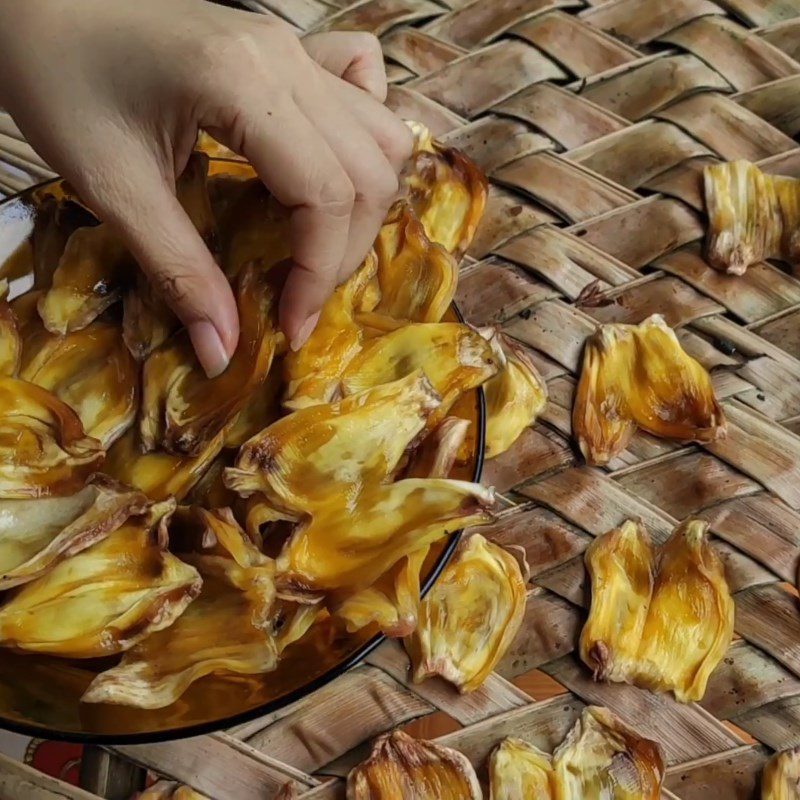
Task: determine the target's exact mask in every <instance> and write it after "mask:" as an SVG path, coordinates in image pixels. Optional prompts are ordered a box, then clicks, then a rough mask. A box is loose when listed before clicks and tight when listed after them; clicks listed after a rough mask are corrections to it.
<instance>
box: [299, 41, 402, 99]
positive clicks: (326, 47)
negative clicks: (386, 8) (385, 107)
mask: <svg viewBox="0 0 800 800" xmlns="http://www.w3.org/2000/svg"><path fill="white" fill-rule="evenodd" d="M301 42H302V44H303V47H304V48H305V51H306V52H307V53H308V54H309V55H310V56H311V58H313V59H314V61H316V62H317V64H319V65H320V66H321V67H322V68H323V69H326V70H327V71H328V72H330V73H332V74H333V75H335V76H336V77H337V78H341V79H342V80H345V81H347V82H348V83H350V84H352V85H353V86H357V87H358V88H359V89H363V90H365V91H367V92H369V93H370V94H371V95H372V96H373V97H374V98H375V99H376V100H377V101H378V102H379V103H383V101H384V100H386V88H387V86H386V68H385V66H384V63H383V53H382V51H381V44H380V41H379V40H378V38H377V37H376V36H373V35H372V34H371V33H365V32H363V31H332V32H329V33H312V34H310V35H308V36H304V37H303V39H302V40H301Z"/></svg>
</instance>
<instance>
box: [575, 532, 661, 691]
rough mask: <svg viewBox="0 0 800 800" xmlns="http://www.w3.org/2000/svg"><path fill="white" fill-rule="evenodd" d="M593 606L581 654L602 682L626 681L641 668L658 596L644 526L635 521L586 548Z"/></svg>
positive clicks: (650, 552)
mask: <svg viewBox="0 0 800 800" xmlns="http://www.w3.org/2000/svg"><path fill="white" fill-rule="evenodd" d="M584 559H585V561H586V569H587V570H588V572H589V578H590V580H591V582H592V607H591V611H590V613H589V618H588V619H587V620H586V624H585V625H584V626H583V631H582V632H581V641H580V652H581V658H582V659H583V661H584V663H585V664H587V665H588V666H589V667H591V668H592V670H593V672H594V677H595V678H596V679H597V680H609V681H626V680H628V677H629V676H630V675H631V672H632V670H634V669H635V664H636V657H637V653H638V651H639V645H640V644H641V641H642V631H643V630H644V623H645V619H646V618H647V610H648V608H649V607H650V600H651V598H652V594H653V572H654V557H653V550H652V548H651V546H650V537H649V536H648V534H647V531H646V530H645V529H644V526H643V525H641V524H640V523H638V522H632V521H630V520H628V521H626V522H623V524H622V525H621V526H620V527H619V528H614V530H612V531H609V532H608V533H605V534H603V535H602V536H598V537H597V538H596V539H595V540H594V541H593V542H592V543H591V544H590V545H589V547H588V548H587V549H586V553H585V555H584Z"/></svg>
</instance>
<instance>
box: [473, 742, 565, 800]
mask: <svg viewBox="0 0 800 800" xmlns="http://www.w3.org/2000/svg"><path fill="white" fill-rule="evenodd" d="M489 790H490V795H489V800H528V798H530V800H555V799H556V794H555V792H556V786H555V773H554V772H553V765H552V763H551V758H550V755H549V754H548V753H543V752H542V751H541V750H539V748H538V747H534V746H533V745H532V744H529V743H528V742H526V741H524V740H522V739H515V738H514V737H512V736H509V737H508V738H506V739H503V741H502V742H500V744H499V745H498V746H497V747H495V749H494V750H493V751H492V755H491V757H490V758H489Z"/></svg>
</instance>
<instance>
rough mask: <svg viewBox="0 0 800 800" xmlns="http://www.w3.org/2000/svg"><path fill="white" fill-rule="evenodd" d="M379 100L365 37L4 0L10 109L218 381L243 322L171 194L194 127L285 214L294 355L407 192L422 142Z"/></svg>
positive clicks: (0, 4)
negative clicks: (251, 173)
mask: <svg viewBox="0 0 800 800" xmlns="http://www.w3.org/2000/svg"><path fill="white" fill-rule="evenodd" d="M385 97H386V75H385V72H384V67H383V59H382V56H381V52H380V46H379V44H378V41H377V39H375V38H374V37H372V36H370V35H368V34H362V33H323V34H317V35H313V36H309V37H306V38H304V39H302V40H300V39H298V37H297V36H296V35H295V34H294V32H293V31H292V30H291V29H290V28H289V27H288V26H287V25H285V24H284V23H283V22H282V21H280V20H278V19H275V18H272V17H268V16H263V15H258V14H252V13H248V12H244V11H236V10H233V9H229V8H223V7H220V6H215V5H212V4H211V3H207V2H205V1H204V0H168V2H165V0H136V2H134V3H131V2H126V1H125V0H70V2H63V0H25V2H24V3H21V2H19V0H0V105H1V106H3V107H4V108H6V109H7V110H8V111H9V112H10V113H11V115H12V117H13V118H14V120H15V121H16V123H17V125H18V126H19V127H20V129H21V130H22V132H23V133H24V135H25V136H26V138H27V139H28V141H29V142H30V143H31V144H32V145H33V147H34V148H35V149H36V150H37V151H38V152H39V153H40V154H41V155H42V157H43V158H44V159H45V160H46V161H47V162H48V163H49V164H50V165H51V166H52V167H53V169H54V170H56V171H57V172H58V173H59V174H61V175H63V176H64V177H65V178H67V179H68V180H69V182H70V183H71V184H72V185H73V186H74V187H75V188H76V189H77V191H78V192H79V193H80V195H81V196H82V198H83V199H84V201H85V202H86V203H87V204H88V205H89V206H90V207H91V208H92V210H93V211H95V213H96V214H97V215H98V216H99V217H100V218H101V219H103V220H104V221H107V222H109V223H110V224H112V225H114V226H115V227H116V228H117V230H118V231H119V233H120V235H121V236H122V237H123V239H124V241H125V242H126V244H127V245H128V247H129V248H130V250H131V251H132V253H133V254H134V255H135V256H136V258H137V260H138V262H139V264H140V265H141V267H142V268H143V269H144V270H145V272H146V273H147V275H148V276H149V278H150V279H151V281H153V283H154V285H155V286H157V287H158V288H159V290H160V291H162V292H163V294H164V296H165V298H166V299H167V302H168V303H169V304H170V306H171V307H172V308H173V310H174V311H175V312H176V313H177V315H178V316H179V317H180V319H181V320H182V321H183V323H184V324H185V325H186V326H187V328H188V330H189V334H190V336H191V339H192V343H193V345H194V348H195V351H196V352H197V355H198V358H199V360H200V363H201V364H202V365H203V367H204V369H205V370H206V372H207V373H208V374H209V375H217V374H219V373H220V372H222V371H223V370H224V369H225V367H226V366H227V364H228V360H229V359H230V357H231V355H232V353H233V351H234V349H235V347H236V342H237V340H238V336H239V320H238V318H237V311H236V304H235V301H234V297H233V294H232V292H231V289H230V286H229V285H228V282H227V281H226V279H225V277H224V275H223V274H222V272H221V271H220V269H219V268H218V266H217V264H216V263H215V261H214V259H213V258H212V256H211V254H210V253H209V251H208V250H207V248H206V247H205V245H204V244H203V242H202V240H201V239H200V237H199V235H198V234H197V232H196V231H195V229H194V227H193V226H192V224H191V222H190V221H189V219H188V217H187V216H186V214H185V213H184V212H183V210H182V208H181V206H180V205H179V204H178V202H177V200H176V198H175V193H174V187H175V177H176V176H177V175H180V173H181V172H182V170H183V168H184V166H185V165H186V162H187V160H188V158H189V154H190V152H191V150H192V147H193V144H194V141H195V138H196V136H197V131H198V129H199V128H204V129H206V130H207V131H209V133H211V135H212V136H214V137H215V138H217V139H218V140H219V141H221V142H222V143H223V144H225V145H227V146H228V147H230V148H231V149H232V150H235V151H236V152H237V153H239V154H241V155H242V156H244V157H245V158H247V159H248V160H249V161H250V162H251V163H252V164H253V166H254V167H255V169H256V171H257V173H258V175H259V177H260V178H261V180H263V182H264V183H265V184H266V186H267V188H268V189H269V190H270V191H271V192H272V193H273V194H274V195H275V197H276V198H277V199H278V200H279V201H280V202H281V203H283V204H284V205H285V206H287V207H288V208H289V209H290V213H291V225H290V230H291V253H292V267H291V270H290V273H289V276H288V279H287V282H286V285H285V287H284V290H283V293H282V296H281V300H280V308H279V321H280V325H281V327H282V329H283V330H284V332H285V333H286V335H287V338H288V339H289V341H290V343H291V346H292V347H293V348H295V349H296V348H298V347H299V346H301V345H302V343H303V342H304V341H305V340H306V339H307V338H308V336H309V335H310V333H311V332H312V330H313V328H314V325H315V324H316V321H317V318H318V316H319V311H320V309H321V307H322V305H323V303H324V302H325V300H326V299H327V298H328V297H329V295H330V294H331V292H332V291H333V289H334V288H335V287H336V285H337V284H338V283H340V282H341V281H343V280H345V279H346V278H347V277H348V276H349V275H350V274H351V273H352V272H353V270H355V268H356V267H357V266H358V264H359V263H360V262H361V261H362V259H363V258H364V256H365V255H366V253H367V252H368V250H369V248H370V246H371V244H372V242H373V241H374V239H375V236H376V234H377V232H378V229H379V226H380V223H381V220H382V219H383V217H384V215H385V213H386V211H387V209H388V207H389V205H390V204H391V202H392V200H393V199H394V197H395V196H396V193H397V189H398V177H397V176H398V173H399V171H400V169H401V167H402V165H403V163H404V161H405V160H406V159H407V158H408V156H409V155H410V152H411V146H412V138H411V134H410V132H409V130H408V128H407V127H406V125H405V124H404V123H403V122H402V121H401V120H400V119H398V118H397V117H396V116H395V115H394V114H393V113H391V112H390V111H389V110H388V109H387V108H386V107H385V106H384V105H383V100H384V99H385Z"/></svg>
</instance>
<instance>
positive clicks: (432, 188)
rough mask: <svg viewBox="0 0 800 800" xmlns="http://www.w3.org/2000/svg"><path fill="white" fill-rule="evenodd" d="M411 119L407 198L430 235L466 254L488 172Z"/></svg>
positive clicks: (404, 180)
mask: <svg viewBox="0 0 800 800" xmlns="http://www.w3.org/2000/svg"><path fill="white" fill-rule="evenodd" d="M408 124H409V127H410V128H411V130H412V132H413V134H414V140H415V141H414V154H413V155H412V157H411V161H410V162H409V164H408V166H407V168H406V170H405V172H404V174H403V176H402V183H403V185H404V187H405V190H406V193H407V197H408V201H409V203H410V204H411V207H412V208H413V209H414V213H415V214H416V216H417V217H418V219H419V220H420V221H421V222H422V225H423V226H424V228H425V232H426V234H427V236H428V238H429V239H430V240H431V241H432V242H437V243H438V244H441V245H442V246H443V247H444V248H445V249H446V250H447V251H448V252H450V253H453V254H454V255H455V256H456V258H461V256H462V255H464V253H465V252H466V251H467V248H468V247H469V246H470V243H471V242H472V239H473V237H474V236H475V230H476V229H477V227H478V223H479V222H480V220H481V217H482V216H483V210H484V208H485V206H486V197H487V193H488V188H489V184H488V182H487V180H486V176H485V175H484V174H483V173H482V172H481V171H480V169H478V167H477V166H476V165H475V164H474V163H473V162H472V161H471V160H470V159H468V158H467V157H466V156H465V155H464V154H463V153H461V152H459V151H458V150H456V149H455V148H453V147H445V146H443V145H441V144H440V143H439V142H436V141H435V140H434V139H432V138H431V135H430V131H428V130H427V128H425V126H424V125H421V124H420V123H418V122H411V123H408Z"/></svg>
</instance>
